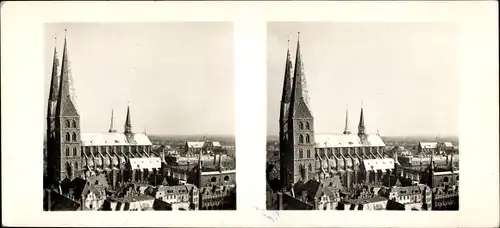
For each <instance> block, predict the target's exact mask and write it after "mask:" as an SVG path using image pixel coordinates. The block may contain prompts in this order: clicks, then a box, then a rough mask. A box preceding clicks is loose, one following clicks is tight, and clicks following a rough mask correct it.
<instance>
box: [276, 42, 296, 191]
mask: <svg viewBox="0 0 500 228" xmlns="http://www.w3.org/2000/svg"><path fill="white" fill-rule="evenodd" d="M288 45H290V40H288ZM291 75H292V60H291V58H290V47H288V49H287V52H286V63H285V77H284V81H283V93H282V95H281V105H280V117H279V118H280V119H279V126H280V133H279V137H280V139H279V140H280V158H281V159H280V167H282V168H281V169H280V179H281V181H282V183H281V184H282V187H286V185H287V184H286V181H285V180H286V178H285V177H287V176H288V172H287V171H286V170H287V169H286V168H285V167H288V166H293V164H291V163H287V162H290V159H286V158H287V157H286V156H287V154H286V152H287V150H288V146H289V145H288V110H289V108H290V101H291V98H292V80H291V77H292V76H291Z"/></svg>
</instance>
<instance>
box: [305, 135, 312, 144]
mask: <svg viewBox="0 0 500 228" xmlns="http://www.w3.org/2000/svg"><path fill="white" fill-rule="evenodd" d="M310 141H311V139H310V138H309V135H306V143H310Z"/></svg>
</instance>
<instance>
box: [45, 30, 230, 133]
mask: <svg viewBox="0 0 500 228" xmlns="http://www.w3.org/2000/svg"><path fill="white" fill-rule="evenodd" d="M64 29H67V30H68V31H67V39H68V50H69V59H70V61H71V70H72V75H73V78H74V82H73V85H74V87H75V93H76V95H77V101H76V102H77V105H78V111H79V113H80V116H81V118H80V121H81V126H82V131H84V132H106V131H107V130H108V129H109V123H110V115H111V109H112V108H113V109H114V114H115V126H116V130H118V131H123V125H124V121H125V115H126V108H127V104H128V102H130V104H131V118H132V130H133V131H134V132H143V131H144V129H145V127H146V128H147V132H148V134H166V135H172V134H173V135H179V134H181V135H189V134H228V135H232V134H233V133H234V126H235V123H234V120H235V118H234V113H235V112H234V92H235V91H234V85H233V84H234V83H233V82H234V61H233V59H234V58H233V29H232V24H231V23H218V22H217V23H212V22H210V23H193V22H190V23H149V24H105V23H99V24H81V23H73V24H48V25H47V27H46V41H45V42H46V54H45V63H46V66H47V67H46V72H45V75H46V84H45V88H46V92H45V99H44V102H45V107H46V105H47V104H46V103H47V101H46V100H47V97H48V87H49V84H50V74H51V66H52V64H51V63H52V55H53V49H54V44H55V42H54V36H57V38H58V40H57V48H58V52H59V58H60V59H62V47H63V40H64ZM45 110H46V109H45ZM44 118H45V116H44Z"/></svg>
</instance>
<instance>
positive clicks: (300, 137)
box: [299, 135, 304, 143]
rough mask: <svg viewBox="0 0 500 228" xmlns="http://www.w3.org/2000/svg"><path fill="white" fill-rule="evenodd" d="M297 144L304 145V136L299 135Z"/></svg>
mask: <svg viewBox="0 0 500 228" xmlns="http://www.w3.org/2000/svg"><path fill="white" fill-rule="evenodd" d="M299 143H304V136H303V135H299Z"/></svg>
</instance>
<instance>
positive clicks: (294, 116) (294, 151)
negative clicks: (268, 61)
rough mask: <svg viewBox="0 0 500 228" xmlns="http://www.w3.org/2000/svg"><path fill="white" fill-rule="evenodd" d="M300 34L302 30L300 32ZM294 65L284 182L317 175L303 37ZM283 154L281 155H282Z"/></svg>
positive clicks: (306, 178)
mask: <svg viewBox="0 0 500 228" xmlns="http://www.w3.org/2000/svg"><path fill="white" fill-rule="evenodd" d="M299 35H300V34H299ZM296 52H297V53H296V56H295V69H294V76H293V83H292V93H291V100H290V108H289V110H288V120H287V122H288V123H287V127H288V132H287V134H288V148H287V150H285V153H286V154H285V156H284V157H283V158H284V159H285V161H284V164H285V167H283V168H285V170H286V171H287V172H288V175H285V178H284V180H285V183H286V184H287V185H290V184H295V183H297V182H298V181H300V180H302V181H304V182H307V181H308V180H310V179H312V178H313V177H315V176H316V162H315V154H316V153H315V150H314V118H313V116H312V114H311V111H310V107H309V104H308V96H307V94H306V93H307V88H305V83H304V82H305V75H304V69H303V63H302V57H301V52H300V40H299V39H298V40H297V50H296ZM283 158H282V159H283Z"/></svg>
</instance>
